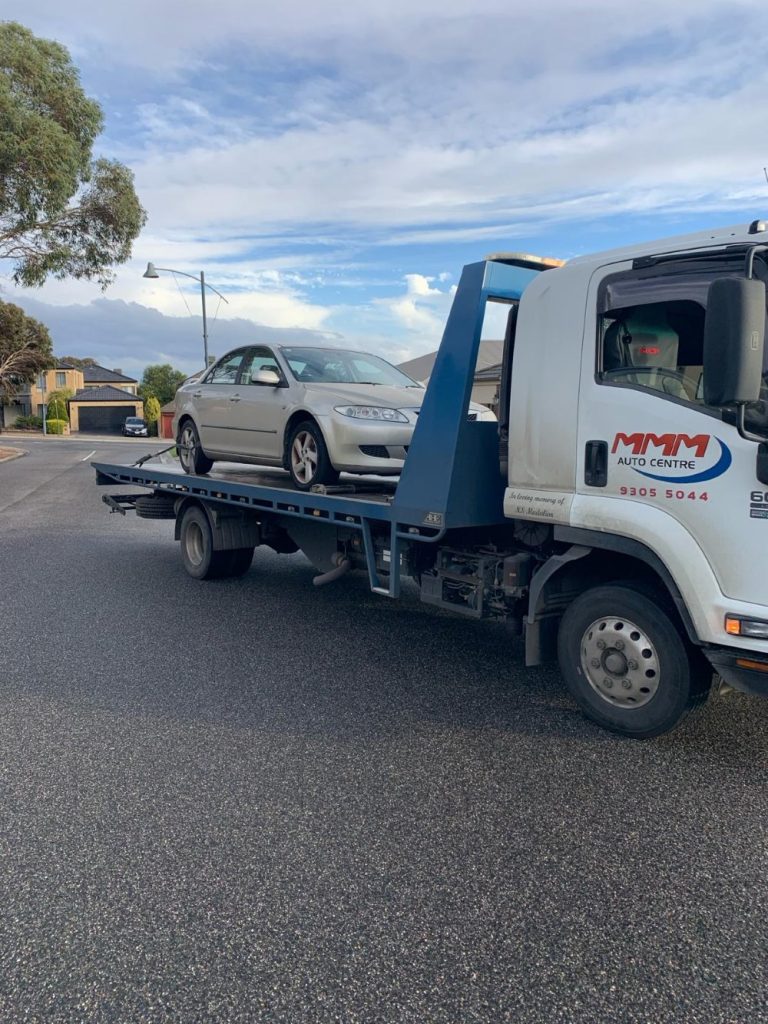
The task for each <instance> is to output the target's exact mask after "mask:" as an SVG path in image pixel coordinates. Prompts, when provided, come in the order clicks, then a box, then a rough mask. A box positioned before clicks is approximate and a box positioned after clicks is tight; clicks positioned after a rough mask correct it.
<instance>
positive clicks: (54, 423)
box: [45, 420, 69, 434]
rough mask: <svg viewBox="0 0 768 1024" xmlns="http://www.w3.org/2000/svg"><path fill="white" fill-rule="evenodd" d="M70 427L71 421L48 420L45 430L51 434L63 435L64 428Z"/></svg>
mask: <svg viewBox="0 0 768 1024" xmlns="http://www.w3.org/2000/svg"><path fill="white" fill-rule="evenodd" d="M68 426H69V420H46V421H45V429H46V430H47V431H48V433H49V434H63V433H64V428H65V427H68Z"/></svg>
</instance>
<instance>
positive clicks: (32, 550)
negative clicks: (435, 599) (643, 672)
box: [0, 441, 768, 1024]
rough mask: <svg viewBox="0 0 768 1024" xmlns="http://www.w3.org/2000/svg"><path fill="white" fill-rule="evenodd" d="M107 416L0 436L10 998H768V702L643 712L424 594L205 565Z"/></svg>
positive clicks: (493, 1011) (1, 792)
mask: <svg viewBox="0 0 768 1024" xmlns="http://www.w3.org/2000/svg"><path fill="white" fill-rule="evenodd" d="M4 443H5V442H4ZM131 444H132V443H131ZM94 446H95V447H96V448H97V453H96V455H97V457H100V458H106V459H110V458H116V459H117V458H119V455H123V456H124V459H125V461H128V458H129V456H130V457H131V458H133V457H135V454H137V449H136V447H134V446H132V447H130V449H129V448H128V447H127V446H123V447H122V448H120V447H119V446H117V445H111V446H110V445H107V444H101V443H99V444H96V443H95V442H94V445H87V444H86V445H83V444H81V443H80V442H75V441H63V442H55V441H49V442H30V443H29V444H28V445H27V447H28V448H29V451H30V454H29V455H28V456H26V457H25V458H23V459H17V460H15V461H13V462H8V463H4V464H2V465H0V665H1V666H2V671H1V672H0V744H1V747H0V749H1V753H0V1021H2V1022H3V1024H15V1022H17V1021H19V1022H21V1021H24V1022H38V1021H39V1022H43V1021H44V1022H62V1024H72V1022H79V1021H82V1022H88V1024H90V1022H102V1021H103V1022H107V1021H109V1022H113V1021H114V1022H120V1024H127V1022H135V1021H136V1022H139V1021H141V1022H145V1021H146V1022H152V1024H155V1022H164V1021H174V1022H183V1024H191V1022H197V1021H201V1022H202V1021H205V1022H208V1021H211V1022H213V1021H242V1022H262V1021H263V1022H270V1024H272V1022H286V1024H304V1022H307V1024H310V1022H311V1024H314V1022H318V1024H320V1022H322V1024H325V1022H328V1024H330V1022H339V1024H356V1022H360V1024H378V1022H386V1024H399V1022H409V1024H410V1022H413V1024H425V1022H429V1024H443V1022H445V1024H448V1022H450V1024H459V1022H461V1024H463V1022H483V1024H486V1022H487V1024H498V1022H513V1024H527V1022H534V1021H535V1022H546V1024H555V1022H568V1024H571V1022H590V1024H594V1022H609V1021H610V1022H613V1021H616V1022H624V1021H626V1022H643V1024H657V1022H659V1024H662V1022H663V1024H668V1022H677V1021H681V1022H691V1024H693V1022H702V1024H718V1022H722V1024H725V1022H730V1024H736V1022H738V1024H741V1022H744V1024H755V1022H760V1021H768V995H767V991H768V990H767V988H766V982H767V981H768V958H767V955H766V954H767V953H768V923H767V921H766V916H767V913H768V862H767V858H766V821H767V820H768V818H767V815H768V792H767V791H766V768H767V767H768V764H767V758H766V752H767V751H768V703H763V702H761V701H760V700H758V699H754V698H748V697H744V696H741V695H734V696H731V697H729V698H726V699H720V700H717V701H713V702H710V704H708V705H707V706H706V707H705V708H704V710H703V711H702V712H701V713H700V714H699V715H698V716H697V717H695V718H693V719H691V720H690V721H689V723H688V724H687V725H686V726H685V727H684V728H683V729H682V730H680V731H679V732H677V733H675V734H673V735H671V736H668V737H664V738H661V739H658V740H655V741H651V742H645V743H637V742H633V741H628V740H622V739H620V738H617V737H614V736H611V735H608V734H607V733H604V732H601V731H600V730H599V729H597V728H596V727H594V726H592V725H591V724H590V723H589V722H587V721H585V720H584V719H583V718H582V717H581V716H580V714H579V713H578V712H577V710H576V708H575V706H574V705H573V704H572V702H571V700H570V699H569V698H568V697H567V696H566V695H565V694H564V692H563V690H562V689H561V686H560V683H559V680H558V676H557V673H556V672H555V671H554V670H546V671H544V670H539V671H529V672H526V671H525V670H524V669H522V668H521V667H520V662H519V649H518V647H517V644H516V643H515V642H513V641H511V640H510V639H509V637H508V636H507V634H506V633H505V631H504V630H503V629H502V628H501V627H496V626H489V625H486V624H482V623H474V622H467V621H464V620H459V619H457V618H452V617H450V616H449V615H447V614H441V613H439V612H436V611H434V610H431V609H428V608H425V607H423V606H421V605H420V604H419V603H418V602H417V600H416V599H415V596H414V595H413V594H407V595H406V598H405V600H404V601H403V602H401V603H390V602H389V601H387V600H386V599H383V598H379V597H375V596H373V595H371V594H370V593H369V591H368V589H367V584H366V581H365V580H364V579H362V578H356V577H347V578H346V579H345V580H343V581H342V582H340V583H338V584H335V585H333V586H329V587H327V588H323V589H322V590H316V589H314V588H313V587H312V586H311V580H312V576H313V575H314V571H313V570H312V569H311V567H310V566H309V564H308V563H307V562H306V561H305V560H304V558H303V557H302V556H301V555H292V556H278V555H274V554H272V553H271V552H268V551H257V554H256V558H255V560H254V567H253V569H252V571H251V572H250V573H249V574H248V575H247V576H246V577H245V578H244V579H242V580H239V581H235V582H231V581H221V582H216V583H214V582H212V583H197V582H195V581H193V580H191V579H189V578H188V577H187V576H186V575H185V574H184V572H183V570H182V568H181V564H180V560H179V556H178V551H177V548H176V545H175V544H174V542H173V539H172V524H170V523H167V522H164V523H163V522H161V523H154V522H146V521H141V520H136V519H135V518H131V517H126V518H123V517H120V516H117V515H109V513H108V510H107V509H106V507H105V506H104V505H103V504H102V503H101V500H100V498H101V489H97V488H96V487H95V485H94V479H93V471H92V470H91V469H90V468H89V466H88V463H87V461H86V462H83V461H80V460H81V459H83V457H84V456H86V455H87V454H88V453H89V452H90V451H92V450H93V447H94ZM118 453H119V454H118Z"/></svg>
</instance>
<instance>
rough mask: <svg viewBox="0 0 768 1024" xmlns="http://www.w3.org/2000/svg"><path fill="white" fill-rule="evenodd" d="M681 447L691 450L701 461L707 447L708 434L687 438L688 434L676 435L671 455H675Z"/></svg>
mask: <svg viewBox="0 0 768 1024" xmlns="http://www.w3.org/2000/svg"><path fill="white" fill-rule="evenodd" d="M681 445H685V447H686V448H693V449H694V453H693V454H694V455H695V456H696V458H697V459H703V458H704V456H705V455H706V453H707V448H708V447H709V434H696V435H695V436H694V437H689V436H688V434H678V435H677V440H676V441H675V450H674V451H673V452H672V454H673V455H677V453H678V452H679V451H680V446H681Z"/></svg>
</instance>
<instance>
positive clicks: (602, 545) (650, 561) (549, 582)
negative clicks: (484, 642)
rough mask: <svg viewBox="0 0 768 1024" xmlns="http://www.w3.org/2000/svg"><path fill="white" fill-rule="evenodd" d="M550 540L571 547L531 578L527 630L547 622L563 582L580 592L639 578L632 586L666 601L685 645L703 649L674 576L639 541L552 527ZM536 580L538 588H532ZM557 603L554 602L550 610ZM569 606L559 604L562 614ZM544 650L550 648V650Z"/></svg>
mask: <svg viewBox="0 0 768 1024" xmlns="http://www.w3.org/2000/svg"><path fill="white" fill-rule="evenodd" d="M554 537H555V540H558V541H564V542H567V543H570V545H571V547H570V548H568V549H567V550H566V551H565V552H563V553H561V554H559V555H553V556H552V557H551V558H550V559H549V560H548V561H547V562H545V563H544V565H543V566H542V567H541V568H540V569H539V571H538V573H536V575H535V576H534V577H533V581H532V586H531V591H530V597H529V606H528V615H527V626H528V627H529V628H531V627H535V626H537V625H539V624H540V623H541V622H542V621H543V620H545V616H546V614H547V607H548V605H549V606H550V607H551V606H552V605H553V595H554V592H556V590H558V589H560V588H561V587H562V584H563V582H564V580H565V579H566V578H567V579H570V580H572V581H573V583H574V586H575V587H578V584H579V583H580V581H582V580H583V582H584V584H585V586H584V588H583V589H586V587H587V586H597V585H600V584H604V583H609V582H616V581H617V580H620V581H623V582H626V581H627V580H629V579H635V577H637V579H636V581H635V582H634V584H633V585H634V586H635V587H636V589H638V590H639V591H643V590H646V591H648V590H656V591H659V592H661V594H663V595H667V597H668V599H669V603H670V610H671V611H673V613H674V612H676V613H677V618H678V620H679V622H680V625H681V626H682V628H683V630H684V631H685V634H686V636H687V637H688V640H689V641H690V642H691V643H692V644H694V645H696V646H701V640H699V638H698V636H697V634H696V629H695V627H694V625H693V620H692V618H691V615H690V613H689V611H688V608H687V606H686V604H685V601H684V600H683V597H682V594H681V593H680V590H679V589H678V587H677V584H676V583H675V581H674V579H673V577H672V574H671V573H670V572H669V570H668V569H667V567H666V565H665V564H664V562H662V560H661V559H660V558H659V556H658V555H657V554H656V553H655V552H654V551H651V549H650V548H648V547H647V546H646V545H645V544H643V543H642V542H641V541H638V540H634V539H633V538H631V537H619V536H616V535H614V534H606V533H600V532H599V531H596V530H583V529H580V528H575V527H555V531H554ZM606 555H611V556H613V557H611V558H610V561H607V560H606V559H605V557H604V556H606ZM633 563H634V568H635V570H637V569H638V568H639V569H640V572H639V573H637V572H636V571H635V572H633V571H632V569H633ZM539 578H541V579H540V583H539V584H538V586H536V585H535V584H536V580H537V579H539ZM555 582H556V584H557V585H556V586H555ZM573 596H574V597H575V596H576V594H575V593H574V595H573ZM557 603H558V602H557V600H556V599H555V601H554V604H555V605H556V604H557ZM567 603H569V602H566V604H565V605H562V604H561V606H560V608H559V611H560V612H561V613H562V611H564V610H565V607H566V606H567ZM546 646H547V647H548V648H549V647H550V644H547V645H546Z"/></svg>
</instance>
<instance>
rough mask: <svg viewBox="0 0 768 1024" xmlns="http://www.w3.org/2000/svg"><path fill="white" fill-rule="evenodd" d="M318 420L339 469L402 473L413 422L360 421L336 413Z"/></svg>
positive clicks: (331, 455) (333, 462) (332, 460)
mask: <svg viewBox="0 0 768 1024" xmlns="http://www.w3.org/2000/svg"><path fill="white" fill-rule="evenodd" d="M318 419H319V420H320V427H321V429H322V431H323V436H324V438H325V443H326V445H327V446H328V455H329V456H330V459H331V463H332V464H333V466H334V468H335V469H338V470H342V471H343V472H346V473H376V474H378V475H383V476H393V475H396V474H398V473H400V472H401V470H402V468H403V462H404V461H405V456H406V454H407V451H408V445H409V444H410V443H411V436H412V435H413V425H412V424H411V423H392V422H389V423H387V422H377V421H371V420H359V419H355V418H354V417H352V416H342V415H341V414H340V413H336V412H334V413H331V414H330V415H329V416H320V417H318Z"/></svg>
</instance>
